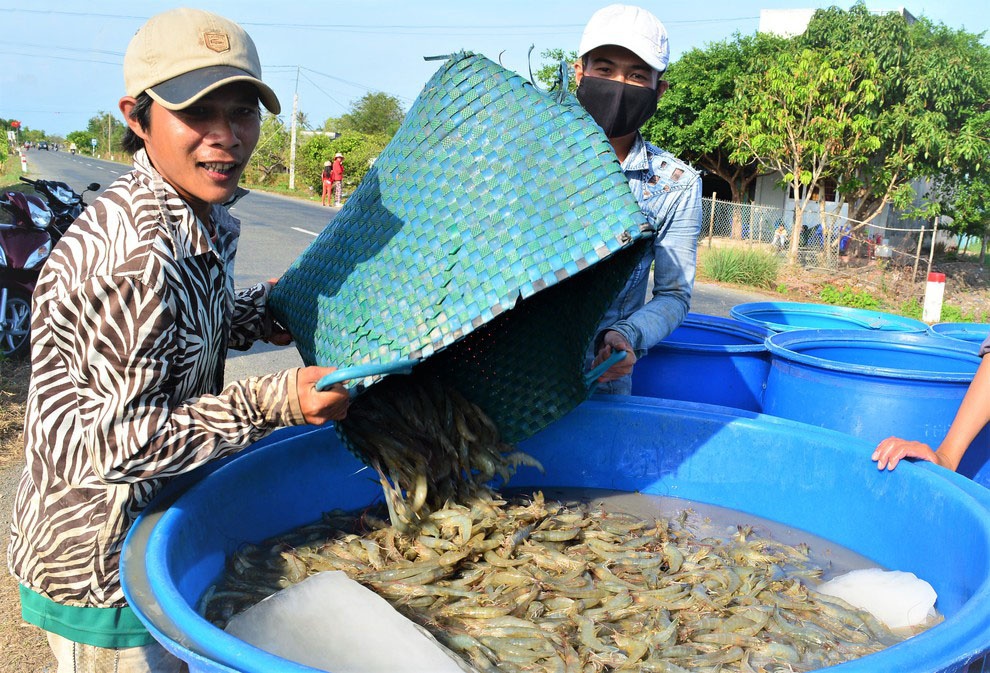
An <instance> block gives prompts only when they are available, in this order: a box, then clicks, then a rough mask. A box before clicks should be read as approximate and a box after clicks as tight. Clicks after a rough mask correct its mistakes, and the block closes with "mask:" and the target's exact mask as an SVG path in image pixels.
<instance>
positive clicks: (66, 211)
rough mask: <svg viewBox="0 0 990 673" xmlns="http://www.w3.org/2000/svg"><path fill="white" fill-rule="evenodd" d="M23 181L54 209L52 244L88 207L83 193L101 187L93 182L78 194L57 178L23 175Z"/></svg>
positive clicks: (51, 229) (51, 231)
mask: <svg viewBox="0 0 990 673" xmlns="http://www.w3.org/2000/svg"><path fill="white" fill-rule="evenodd" d="M21 182H25V183H27V184H29V185H31V186H32V187H34V189H35V191H36V192H38V193H39V194H41V195H42V196H43V197H45V200H46V201H48V207H49V208H50V209H51V211H52V223H51V227H50V233H51V236H52V245H55V243H57V242H58V239H60V238H62V236H63V235H64V234H65V232H66V231H67V230H68V228H69V225H71V224H72V223H73V222H75V220H76V218H77V217H79V216H80V215H81V214H82V211H83V210H85V209H86V202H85V201H83V194H85V193H86V192H95V191H96V190H97V189H99V188H100V185H99V183H97V182H91V183H90V184H89V185H88V186H87V187H86V189H84V190H83V191H82V194H77V193H76V192H75V191H74V190H73V189H72V187H69V185H67V184H65V183H64V182H58V181H56V180H32V179H30V178H25V177H23V176H22V177H21Z"/></svg>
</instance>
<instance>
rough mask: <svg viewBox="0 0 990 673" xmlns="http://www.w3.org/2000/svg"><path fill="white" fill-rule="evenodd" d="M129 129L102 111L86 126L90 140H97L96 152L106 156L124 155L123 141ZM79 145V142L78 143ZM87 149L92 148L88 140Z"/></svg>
mask: <svg viewBox="0 0 990 673" xmlns="http://www.w3.org/2000/svg"><path fill="white" fill-rule="evenodd" d="M126 130H127V127H126V126H125V125H124V122H122V121H120V120H119V119H117V118H116V117H114V116H113V114H111V113H110V112H107V111H106V110H100V111H99V112H98V113H97V114H96V116H95V117H90V119H89V122H88V123H87V124H86V132H87V133H88V134H89V137H90V138H96V152H97V153H99V154H104V155H114V154H123V153H124V150H123V149H122V146H121V145H122V141H123V139H124V132H125V131H126ZM76 144H77V145H78V144H79V142H78V141H76ZM86 146H87V147H90V145H89V140H87V145H86Z"/></svg>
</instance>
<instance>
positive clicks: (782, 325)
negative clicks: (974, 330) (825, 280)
mask: <svg viewBox="0 0 990 673" xmlns="http://www.w3.org/2000/svg"><path fill="white" fill-rule="evenodd" d="M729 315H730V316H732V317H733V318H735V319H736V320H741V321H742V322H745V323H748V324H750V325H760V326H763V327H767V328H768V329H771V330H773V331H774V332H789V331H792V330H799V329H842V330H852V329H861V330H866V331H875V332H927V331H928V325H926V324H925V323H923V322H921V321H920V320H915V319H914V318H906V317H904V316H900V315H894V314H893V313H884V312H883V311H870V310H867V309H862V308H850V307H848V306H832V305H830V304H805V303H802V302H798V301H757V302H750V303H746V304H737V305H736V306H733V307H732V308H731V309H730V310H729Z"/></svg>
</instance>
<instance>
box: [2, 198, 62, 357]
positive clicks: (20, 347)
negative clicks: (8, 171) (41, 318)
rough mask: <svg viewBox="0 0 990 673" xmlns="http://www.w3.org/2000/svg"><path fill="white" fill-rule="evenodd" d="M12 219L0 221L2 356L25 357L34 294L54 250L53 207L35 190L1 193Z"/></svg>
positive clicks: (29, 339) (29, 337) (28, 342)
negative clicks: (7, 221) (32, 295)
mask: <svg viewBox="0 0 990 673" xmlns="http://www.w3.org/2000/svg"><path fill="white" fill-rule="evenodd" d="M0 208H2V209H3V210H5V211H7V212H8V213H10V216H11V218H12V219H13V222H12V223H9V224H7V223H0V356H3V357H8V358H19V357H24V356H25V355H26V354H27V352H28V349H29V347H30V341H31V294H32V293H33V292H34V288H35V285H36V284H37V282H38V275H39V274H40V273H41V267H42V266H43V265H44V263H45V260H47V259H48V256H49V255H50V254H51V251H52V237H51V234H50V233H49V226H50V225H51V222H52V217H53V216H52V211H51V209H50V208H49V207H48V206H47V205H46V204H45V202H44V200H42V199H41V198H40V197H38V196H35V195H33V194H23V193H21V192H13V191H5V192H2V193H0Z"/></svg>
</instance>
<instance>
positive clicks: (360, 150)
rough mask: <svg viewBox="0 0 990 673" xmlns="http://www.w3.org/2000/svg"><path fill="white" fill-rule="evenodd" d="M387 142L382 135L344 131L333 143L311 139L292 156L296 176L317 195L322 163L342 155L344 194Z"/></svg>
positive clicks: (320, 136)
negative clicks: (294, 157)
mask: <svg viewBox="0 0 990 673" xmlns="http://www.w3.org/2000/svg"><path fill="white" fill-rule="evenodd" d="M390 139H391V137H390V136H387V135H385V134H381V133H379V134H366V133H360V132H358V131H345V132H343V133H341V134H340V135H339V136H338V137H337V138H334V139H330V138H329V137H328V136H324V135H316V136H313V137H311V138H310V139H308V140H307V141H306V142H305V143H304V144H303V145H302V147H300V148H299V152H297V153H296V159H297V172H298V173H299V175H300V176H302V180H303V183H304V184H306V185H307V186H309V187H311V188H312V189H313V190H314V191H316V192H320V190H321V189H322V174H323V162H325V161H331V160H332V159H333V155H334V154H336V153H337V152H340V153H341V154H343V155H344V188H345V191H347V192H351V191H354V189H355V188H356V187H357V186H358V184H359V183H360V182H361V180H363V179H364V176H365V174H366V173H367V172H368V169H369V168H370V167H371V164H372V163H373V161H374V159H375V158H376V157H377V156H378V155H379V154H380V153H381V151H382V150H383V149H385V146H386V145H388V142H389V140H390Z"/></svg>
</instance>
